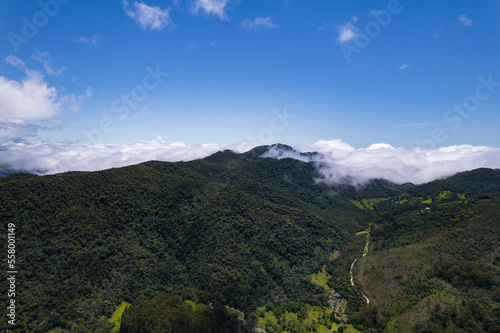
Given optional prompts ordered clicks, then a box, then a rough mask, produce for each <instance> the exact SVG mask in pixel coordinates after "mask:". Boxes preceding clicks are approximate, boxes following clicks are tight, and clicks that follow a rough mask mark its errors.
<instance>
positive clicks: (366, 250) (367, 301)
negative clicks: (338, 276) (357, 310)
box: [349, 241, 370, 304]
mask: <svg viewBox="0 0 500 333" xmlns="http://www.w3.org/2000/svg"><path fill="white" fill-rule="evenodd" d="M369 244H370V242H369V241H367V242H366V245H365V252H364V253H363V257H366V254H367V253H368V245H369ZM356 260H358V258H356V259H354V261H353V262H352V264H351V270H350V271H349V273H351V285H352V286H353V287H354V276H353V275H352V268H353V267H354V263H355V262H356ZM363 297H364V298H365V299H366V304H370V299H369V298H368V297H367V296H366V295H365V294H363Z"/></svg>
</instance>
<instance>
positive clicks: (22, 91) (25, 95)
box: [0, 72, 63, 120]
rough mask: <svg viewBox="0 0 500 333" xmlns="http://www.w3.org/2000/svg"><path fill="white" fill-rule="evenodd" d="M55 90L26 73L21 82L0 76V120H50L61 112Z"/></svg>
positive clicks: (36, 77)
mask: <svg viewBox="0 0 500 333" xmlns="http://www.w3.org/2000/svg"><path fill="white" fill-rule="evenodd" d="M62 109H63V108H62V103H61V102H60V101H59V100H58V98H57V89H56V88H55V87H49V86H48V85H47V83H46V82H44V81H43V78H42V76H41V75H40V74H39V73H36V72H28V73H27V77H26V78H25V79H24V80H23V81H22V82H18V81H14V80H9V79H8V78H6V77H3V76H0V119H4V120H5V119H10V120H12V119H50V118H52V117H54V116H55V115H57V114H58V113H59V112H61V111H62Z"/></svg>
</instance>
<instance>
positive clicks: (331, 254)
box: [328, 251, 340, 262]
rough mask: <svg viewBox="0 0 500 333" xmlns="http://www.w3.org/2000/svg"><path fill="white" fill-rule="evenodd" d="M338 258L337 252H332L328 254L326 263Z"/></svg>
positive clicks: (338, 253)
mask: <svg viewBox="0 0 500 333" xmlns="http://www.w3.org/2000/svg"><path fill="white" fill-rule="evenodd" d="M339 257H340V252H339V251H334V252H332V253H330V257H329V258H328V261H330V262H332V261H334V260H336V259H338V258H339Z"/></svg>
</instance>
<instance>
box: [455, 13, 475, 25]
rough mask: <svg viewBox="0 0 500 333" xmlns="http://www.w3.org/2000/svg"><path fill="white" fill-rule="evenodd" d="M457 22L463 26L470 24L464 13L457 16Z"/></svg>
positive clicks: (470, 21)
mask: <svg viewBox="0 0 500 333" xmlns="http://www.w3.org/2000/svg"><path fill="white" fill-rule="evenodd" d="M458 22H459V23H460V24H461V25H463V26H469V25H472V20H471V19H470V18H468V17H467V16H466V15H460V16H458Z"/></svg>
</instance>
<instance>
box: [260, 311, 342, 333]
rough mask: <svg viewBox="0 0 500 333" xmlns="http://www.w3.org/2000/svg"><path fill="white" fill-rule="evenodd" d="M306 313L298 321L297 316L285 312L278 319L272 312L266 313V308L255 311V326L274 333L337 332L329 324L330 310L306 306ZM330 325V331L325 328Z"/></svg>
mask: <svg viewBox="0 0 500 333" xmlns="http://www.w3.org/2000/svg"><path fill="white" fill-rule="evenodd" d="M306 310H307V313H305V314H303V316H304V315H305V317H303V318H302V319H299V314H297V313H293V312H286V311H285V313H283V314H282V315H281V317H280V318H276V315H275V314H274V313H273V312H272V311H266V308H265V307H264V308H258V309H257V312H256V313H257V326H258V327H259V328H263V329H267V328H268V327H269V326H271V327H272V328H273V330H274V332H287V331H288V330H289V329H290V328H292V327H293V328H296V329H297V328H303V329H306V330H308V331H313V330H314V329H316V332H321V333H330V332H335V331H336V330H337V327H336V324H334V323H332V322H330V315H331V310H330V309H328V308H322V307H318V306H311V305H306ZM329 324H330V325H331V326H330V327H331V328H330V329H328V328H327V326H328V325H329Z"/></svg>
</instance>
